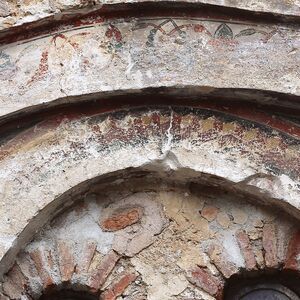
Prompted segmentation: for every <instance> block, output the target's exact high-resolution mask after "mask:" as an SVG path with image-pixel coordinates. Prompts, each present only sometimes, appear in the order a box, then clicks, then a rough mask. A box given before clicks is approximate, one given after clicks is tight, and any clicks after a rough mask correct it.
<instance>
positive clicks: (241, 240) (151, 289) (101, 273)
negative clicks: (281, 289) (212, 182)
mask: <svg viewBox="0 0 300 300" xmlns="http://www.w3.org/2000/svg"><path fill="white" fill-rule="evenodd" d="M147 181H148V184H147V185H144V186H143V183H142V182H144V183H145V182H147ZM176 186H177V187H176ZM112 190H113V192H112ZM297 228H298V226H297V225H296V224H295V223H294V221H293V220H291V218H287V216H285V215H284V214H282V212H280V211H274V210H273V211H272V212H270V211H269V210H268V209H265V208H263V207H259V206H257V205H253V204H251V203H249V202H247V201H244V200H241V199H237V198H236V197H234V196H232V195H228V194H227V195H226V193H224V192H222V191H219V190H218V189H214V190H213V191H211V192H209V193H208V191H207V189H205V188H204V187H202V188H197V189H195V188H193V189H190V188H184V187H182V188H180V187H179V186H178V184H176V183H169V184H161V183H159V181H157V180H155V179H152V180H151V181H150V180H149V179H148V180H144V179H143V180H141V179H135V180H133V181H128V182H123V183H119V184H118V185H117V186H116V187H113V186H110V187H109V188H106V189H103V188H102V187H100V188H99V187H97V185H96V186H93V187H92V190H91V191H89V192H88V193H87V194H86V196H84V199H83V200H79V202H78V203H77V204H76V205H75V206H74V207H72V208H71V209H68V210H67V211H66V212H64V213H63V214H61V215H60V216H58V217H56V218H55V219H54V220H52V221H51V223H49V224H48V225H46V227H45V228H43V229H42V230H41V231H40V233H38V234H37V236H36V237H35V239H34V240H33V241H32V242H31V243H30V244H29V245H28V246H27V247H26V248H25V250H24V251H22V252H21V253H20V254H19V255H18V258H17V260H16V262H15V265H14V267H13V268H12V270H11V271H10V272H9V273H8V274H7V276H6V277H5V279H4V283H3V293H4V294H5V295H6V296H8V297H9V298H10V299H20V298H21V294H22V295H23V297H25V298H22V299H32V298H33V299H38V298H39V296H40V295H41V293H45V292H46V293H49V292H52V293H53V291H54V290H59V289H61V288H67V287H69V288H72V289H75V290H76V289H80V290H85V291H88V292H91V293H96V294H97V295H99V293H100V299H105V300H108V299H127V300H129V299H136V300H137V299H149V300H150V299H151V300H156V299H209V300H211V299H221V297H222V294H223V288H224V283H225V282H226V280H227V279H228V278H230V277H232V276H233V275H236V274H240V273H241V274H247V272H250V271H251V272H257V273H264V272H266V270H269V271H270V270H272V269H273V270H281V272H284V271H285V270H296V271H298V270H299V268H300V265H299V262H298V258H297V257H298V253H299V238H298V236H299V232H298V229H297ZM252 276H253V275H252ZM121 295H122V297H121V298H118V297H120V296H121ZM26 297H27V298H26ZM4 299H5V297H4Z"/></svg>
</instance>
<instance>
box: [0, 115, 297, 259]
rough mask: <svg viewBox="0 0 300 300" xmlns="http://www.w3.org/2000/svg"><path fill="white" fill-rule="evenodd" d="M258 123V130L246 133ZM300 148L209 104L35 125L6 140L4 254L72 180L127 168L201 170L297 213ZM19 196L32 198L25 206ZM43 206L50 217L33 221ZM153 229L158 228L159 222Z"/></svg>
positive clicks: (0, 247)
mask: <svg viewBox="0 0 300 300" xmlns="http://www.w3.org/2000/svg"><path fill="white" fill-rule="evenodd" d="M229 125H230V126H229ZM112 126H113V128H114V130H113V131H112V130H111V129H110V128H111V127H112ZM253 129H255V130H256V135H255V137H254V138H252V139H249V140H248V139H245V136H247V134H248V132H249V130H251V131H252V130H253ZM191 150H192V151H191ZM298 151H299V146H298V144H297V139H294V138H291V137H287V136H285V135H284V134H282V133H280V132H279V131H276V130H273V131H272V132H270V130H269V129H268V128H264V127H262V126H258V125H256V124H255V123H251V122H250V123H249V122H248V121H247V122H244V121H242V120H239V119H235V118H233V117H226V116H224V115H219V116H214V115H213V114H212V113H211V112H210V111H209V110H181V109H159V110H152V111H147V112H144V111H136V112H135V113H134V112H130V113H127V112H124V113H122V114H118V113H115V114H110V115H106V116H101V115H95V116H91V117H89V116H86V117H82V118H80V119H77V120H76V119H75V120H74V119H73V120H71V119H68V118H63V119H62V120H57V121H56V122H52V123H51V122H49V123H47V122H46V123H42V124H40V125H36V126H35V127H34V128H32V129H29V130H27V131H26V132H24V133H23V132H22V133H20V134H19V135H17V136H16V137H15V138H13V139H12V140H10V141H9V142H8V143H6V144H4V145H3V146H2V147H1V153H0V156H1V162H0V165H1V170H2V173H1V176H2V178H3V179H2V180H1V182H0V190H1V193H2V198H1V207H2V209H1V211H0V214H1V218H0V224H1V226H0V237H1V239H0V253H1V255H2V256H3V255H4V254H5V253H6V252H7V251H8V250H9V249H10V248H11V245H12V244H14V245H15V246H14V247H16V248H13V249H17V247H21V246H22V245H21V244H18V243H17V241H18V239H17V236H19V235H20V233H21V232H23V229H24V228H25V227H26V226H27V225H28V224H30V226H27V229H26V231H27V230H28V233H26V231H24V232H23V233H22V234H23V236H24V238H25V239H26V238H27V239H30V237H31V235H32V233H33V232H34V231H35V230H38V228H39V226H41V225H42V224H43V222H45V221H47V218H48V216H49V215H50V214H51V213H53V211H55V207H59V205H61V204H62V203H66V204H67V203H68V201H67V200H62V199H63V198H59V196H60V195H62V194H63V193H66V192H67V191H68V190H69V189H70V187H74V186H76V185H78V184H80V183H81V182H83V181H86V180H87V179H88V178H90V179H92V178H95V177H97V176H100V175H104V174H110V173H112V172H114V171H118V170H123V169H124V168H129V167H134V168H136V169H137V170H138V169H139V168H140V169H144V170H148V171H151V170H155V172H158V173H159V172H162V173H164V172H169V170H173V171H175V173H176V174H178V175H174V176H175V178H176V176H177V178H178V179H180V180H190V181H193V180H198V179H193V178H195V177H196V178H198V176H199V175H196V174H210V175H213V176H217V177H220V178H222V180H221V183H222V184H223V182H226V184H225V185H227V187H228V188H229V189H231V190H234V191H235V192H236V193H241V192H243V193H244V192H245V191H246V192H247V193H248V195H251V198H253V199H259V200H257V201H258V202H261V201H263V202H265V203H272V204H273V203H277V204H276V205H278V206H280V207H282V208H283V209H284V210H286V211H287V212H288V213H291V214H293V215H294V216H296V217H297V216H298V213H297V211H296V210H292V209H290V205H291V206H294V207H295V208H297V207H298V205H299V204H298V200H297V199H299V196H298V195H299V190H298V188H297V182H298V180H299V173H300V170H299V168H298V167H299V164H298V163H297V162H298V153H299V152H298ZM120 157H126V160H122V159H121V160H120V159H119V158H120ZM141 167H142V168H141ZM187 170H189V171H187ZM193 172H194V173H193ZM278 173H279V174H281V175H279V176H277V174H278ZM203 176H204V177H202V178H203V179H204V178H206V177H207V175H203ZM184 178H185V179H184ZM208 178H210V177H209V176H208ZM266 178H267V180H268V184H267V185H265V184H264V183H265V182H266ZM208 180H209V179H208ZM222 184H221V185H222ZM217 185H220V181H218V183H217ZM279 187H280V188H279ZM17 191H18V192H17ZM16 193H17V195H16ZM55 199H58V200H57V201H56V202H53V201H54V200H55ZM276 199H278V200H279V201H276ZM131 201H133V200H131ZM254 201H255V200H254ZM19 203H22V205H25V206H26V203H27V204H28V205H27V209H26V210H22V212H21V213H20V209H19V205H18V204H19ZM50 203H53V205H51V206H48V204H50ZM54 203H56V204H54ZM130 205H132V204H131V203H130V201H129V202H128V203H127V207H128V206H130ZM46 207H47V209H45V210H43V209H44V208H46ZM201 209H202V208H199V210H201ZM199 210H198V212H197V214H198V215H199ZM38 211H44V216H43V217H41V219H40V221H37V220H38V219H36V221H34V222H32V223H31V219H32V217H33V216H35V215H36V214H37V212H38ZM113 211H114V210H113V209H112V210H111V212H113ZM231 213H232V212H231V211H229V212H228V213H226V215H225V213H224V212H219V214H218V216H219V218H218V221H221V222H222V221H224V222H223V223H222V224H223V226H224V229H226V228H227V227H228V226H231V225H230V224H231V223H232V221H230V218H229V216H230V215H231ZM149 214H150V215H151V213H150V212H149ZM16 216H18V217H17V218H16ZM40 216H42V214H41V215H40ZM222 216H224V218H223V217H222ZM298 217H299V216H298ZM12 220H15V221H14V222H12ZM205 221H206V222H207V220H205ZM149 222H150V221H149ZM202 222H204V221H202ZM149 224H150V223H148V225H147V226H149ZM92 226H94V225H92ZM162 227H163V225H162ZM125 229H126V228H125ZM151 230H153V233H151V234H150V235H155V234H156V233H157V232H159V230H160V229H159V228H152V229H151ZM26 236H27V237H26ZM120 238H121V237H120ZM140 238H141V239H142V236H141V237H140ZM125 240H126V239H125ZM138 240H139V239H138V237H137V239H135V240H133V241H132V245H133V244H134V243H136V242H137V241H138ZM119 245H121V244H119ZM128 251H129V252H130V251H131V250H130V249H129V250H128ZM8 257H9V256H7V257H6V258H8Z"/></svg>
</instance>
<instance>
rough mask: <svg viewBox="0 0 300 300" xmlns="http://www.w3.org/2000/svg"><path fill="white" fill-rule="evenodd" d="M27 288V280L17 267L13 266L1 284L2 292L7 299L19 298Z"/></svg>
mask: <svg viewBox="0 0 300 300" xmlns="http://www.w3.org/2000/svg"><path fill="white" fill-rule="evenodd" d="M26 286H27V278H26V277H25V276H24V274H23V273H22V271H21V269H20V268H19V266H18V265H16V264H15V265H14V266H13V267H12V268H11V270H10V271H9V273H8V274H7V277H6V280H5V281H4V283H3V286H2V288H3V292H4V293H5V294H6V295H7V296H9V298H12V299H16V298H20V295H21V294H22V293H23V292H24V290H25V289H26Z"/></svg>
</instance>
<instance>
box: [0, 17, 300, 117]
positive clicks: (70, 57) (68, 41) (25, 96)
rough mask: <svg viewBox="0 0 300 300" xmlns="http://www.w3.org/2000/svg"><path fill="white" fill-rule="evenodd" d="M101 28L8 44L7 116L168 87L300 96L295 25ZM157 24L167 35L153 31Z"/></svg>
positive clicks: (4, 65)
mask: <svg viewBox="0 0 300 300" xmlns="http://www.w3.org/2000/svg"><path fill="white" fill-rule="evenodd" d="M94 22H95V23H94V24H93V23H92V25H89V26H88V27H85V26H81V27H74V28H73V27H72V26H67V27H66V28H65V29H64V28H62V29H61V31H62V32H61V34H58V33H57V32H55V33H50V34H49V35H46V36H42V37H37V38H34V40H32V41H30V40H29V41H23V42H22V41H21V42H19V43H17V44H12V45H4V46H2V47H1V49H0V80H1V86H0V96H1V97H0V107H1V108H0V116H5V115H6V114H9V113H13V112H16V111H18V110H22V109H25V108H27V109H30V108H32V107H34V106H35V105H43V106H46V105H50V104H53V103H56V104H58V103H64V102H67V103H73V102H77V101H78V100H79V99H81V98H83V95H86V98H84V99H86V100H87V99H92V98H98V97H99V96H101V95H102V96H103V95H104V94H105V93H107V92H114V91H115V92H122V91H123V92H125V91H127V93H131V92H134V91H140V90H141V89H145V88H150V87H152V88H158V87H162V86H163V87H178V86H181V87H184V86H189V87H194V88H197V90H198V92H202V93H206V94H208V95H209V92H212V91H214V90H217V89H220V88H230V89H235V88H236V89H250V90H262V91H273V92H281V93H288V94H293V95H298V96H299V95H300V85H299V74H298V69H299V68H300V58H299V57H300V56H299V55H298V49H299V45H300V38H299V32H298V31H297V30H295V29H294V27H293V26H288V25H286V24H278V25H273V24H267V23H266V24H261V25H256V24H255V25H253V24H252V23H245V24H238V23H234V22H231V21H228V22H227V21H226V22H222V21H220V22H215V21H214V20H209V19H203V18H199V19H196V18H185V19H182V18H176V17H173V18H167V17H166V18H152V19H145V18H133V19H129V20H127V21H126V22H125V21H124V20H123V19H116V20H114V22H113V27H111V26H110V25H109V24H107V23H106V22H102V23H100V24H99V23H97V22H96V21H94ZM153 26H158V28H161V30H159V31H155V33H154V32H153V31H151V30H152V27H153ZM177 27H178V28H179V27H182V28H184V30H183V31H182V32H184V33H181V31H180V32H178V30H176V28H177ZM112 32H114V33H112ZM151 32H152V33H151ZM223 34H224V35H225V37H223V36H222V35H223ZM181 36H184V38H182V37H181ZM179 39H182V40H181V41H180V40H179ZM74 45H76V46H74ZM195 49H196V50H195ZM273 49H276V51H273ZM169 62H172V63H169ZM166 66H168V67H167V68H166ZM99 70H101V72H99ZM203 70H205V71H203ZM115 74H118V80H116V78H115V76H114V75H115ZM278 78H280V80H278ZM78 82H80V84H78ZM293 82H294V83H295V84H291V83H293ZM240 93H241V97H246V96H245V95H244V94H243V92H240ZM66 97H68V98H66ZM54 101H56V102H54ZM274 101H275V100H274Z"/></svg>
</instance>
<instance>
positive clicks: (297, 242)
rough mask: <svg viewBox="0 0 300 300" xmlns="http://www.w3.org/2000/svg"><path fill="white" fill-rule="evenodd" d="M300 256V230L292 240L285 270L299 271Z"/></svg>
mask: <svg viewBox="0 0 300 300" xmlns="http://www.w3.org/2000/svg"><path fill="white" fill-rule="evenodd" d="M299 254H300V230H298V231H297V232H296V233H295V234H294V235H293V236H292V238H291V240H290V242H289V246H288V251H287V255H286V260H285V265H284V268H285V269H290V270H299V263H298V259H297V258H298V256H299Z"/></svg>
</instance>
